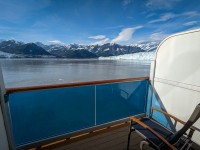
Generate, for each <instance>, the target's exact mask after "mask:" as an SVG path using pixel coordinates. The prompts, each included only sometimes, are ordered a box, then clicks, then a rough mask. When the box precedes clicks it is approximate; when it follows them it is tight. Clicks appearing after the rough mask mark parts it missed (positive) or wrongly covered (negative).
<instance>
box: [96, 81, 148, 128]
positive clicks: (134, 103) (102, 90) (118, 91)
mask: <svg viewBox="0 0 200 150" xmlns="http://www.w3.org/2000/svg"><path fill="white" fill-rule="evenodd" d="M147 89H148V81H147V80H145V81H135V82H123V83H113V84H104V85H97V86H96V104H97V106H96V107H97V108H96V111H97V112H96V119H97V124H102V123H106V122H110V121H114V120H118V119H122V118H126V117H129V116H132V115H138V114H141V113H145V109H146V96H147Z"/></svg>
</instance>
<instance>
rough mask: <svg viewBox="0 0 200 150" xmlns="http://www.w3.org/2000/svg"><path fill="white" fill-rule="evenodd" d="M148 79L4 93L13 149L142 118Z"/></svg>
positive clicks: (10, 90) (9, 90)
mask: <svg viewBox="0 0 200 150" xmlns="http://www.w3.org/2000/svg"><path fill="white" fill-rule="evenodd" d="M148 86H149V81H148V79H134V80H133V79H132V80H130V81H123V80H118V81H116V82H114V83H110V82H109V83H107V82H105V81H104V82H93V83H92V82H91V83H87V84H80V85H73V86H69V87H65V86H63V87H56V88H55V87H53V88H46V89H43V88H41V87H40V88H38V89H37V88H33V89H30V88H29V90H26V89H25V90H21V89H20V90H12V89H8V90H7V106H8V108H9V111H10V114H9V115H10V120H11V126H12V132H13V135H14V142H15V145H16V146H17V147H20V146H21V145H27V144H30V143H35V142H38V141H43V140H46V139H50V138H53V137H58V136H61V135H65V134H69V133H72V132H76V131H79V130H83V129H87V128H90V127H95V126H98V125H102V124H105V123H109V122H113V121H117V120H119V119H123V118H127V117H129V116H134V115H140V114H145V112H146V104H147V102H146V101H147V94H148Z"/></svg>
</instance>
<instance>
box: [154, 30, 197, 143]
mask: <svg viewBox="0 0 200 150" xmlns="http://www.w3.org/2000/svg"><path fill="white" fill-rule="evenodd" d="M155 59H156V60H155V61H156V65H155V75H154V78H153V80H154V88H155V90H156V92H157V93H158V96H159V97H160V99H161V103H162V106H163V107H164V109H165V110H166V111H167V112H168V113H171V114H173V115H175V116H177V117H178V118H180V119H182V120H184V121H187V120H188V119H189V117H190V115H191V113H192V112H193V110H194V108H195V106H196V105H197V104H199V103H200V29H198V30H192V31H187V32H183V33H179V34H175V35H172V36H170V37H168V38H166V39H165V40H164V41H163V42H162V43H161V44H160V46H159V47H158V49H157V55H156V58H155ZM194 126H195V127H196V128H198V129H199V131H200V120H198V121H197V122H196V123H195V125H194ZM177 128H180V125H177ZM199 139H200V132H198V131H196V132H195V135H194V137H193V140H194V141H195V142H196V143H198V144H200V140H199Z"/></svg>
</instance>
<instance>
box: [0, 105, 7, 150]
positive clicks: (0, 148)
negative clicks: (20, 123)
mask: <svg viewBox="0 0 200 150" xmlns="http://www.w3.org/2000/svg"><path fill="white" fill-rule="evenodd" d="M8 149H9V148H8V142H7V136H6V129H5V126H4V121H3V115H2V110H1V107H0V150H8Z"/></svg>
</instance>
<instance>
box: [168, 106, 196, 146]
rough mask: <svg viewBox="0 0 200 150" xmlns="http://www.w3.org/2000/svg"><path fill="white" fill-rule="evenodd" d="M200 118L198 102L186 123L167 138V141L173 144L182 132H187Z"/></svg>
mask: <svg viewBox="0 0 200 150" xmlns="http://www.w3.org/2000/svg"><path fill="white" fill-rule="evenodd" d="M199 118H200V104H198V105H197V106H196V108H195V110H194V111H193V113H192V115H191V116H190V118H189V120H188V121H187V122H186V124H185V125H184V126H183V128H181V129H180V130H179V131H177V132H176V133H175V134H174V135H172V137H171V138H170V140H169V143H171V144H174V143H176V142H177V141H178V140H179V139H180V138H181V137H182V136H183V134H184V133H186V132H187V130H188V129H189V128H190V127H191V126H192V125H193V124H194V123H195V122H196V121H197V120H198V119H199Z"/></svg>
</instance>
